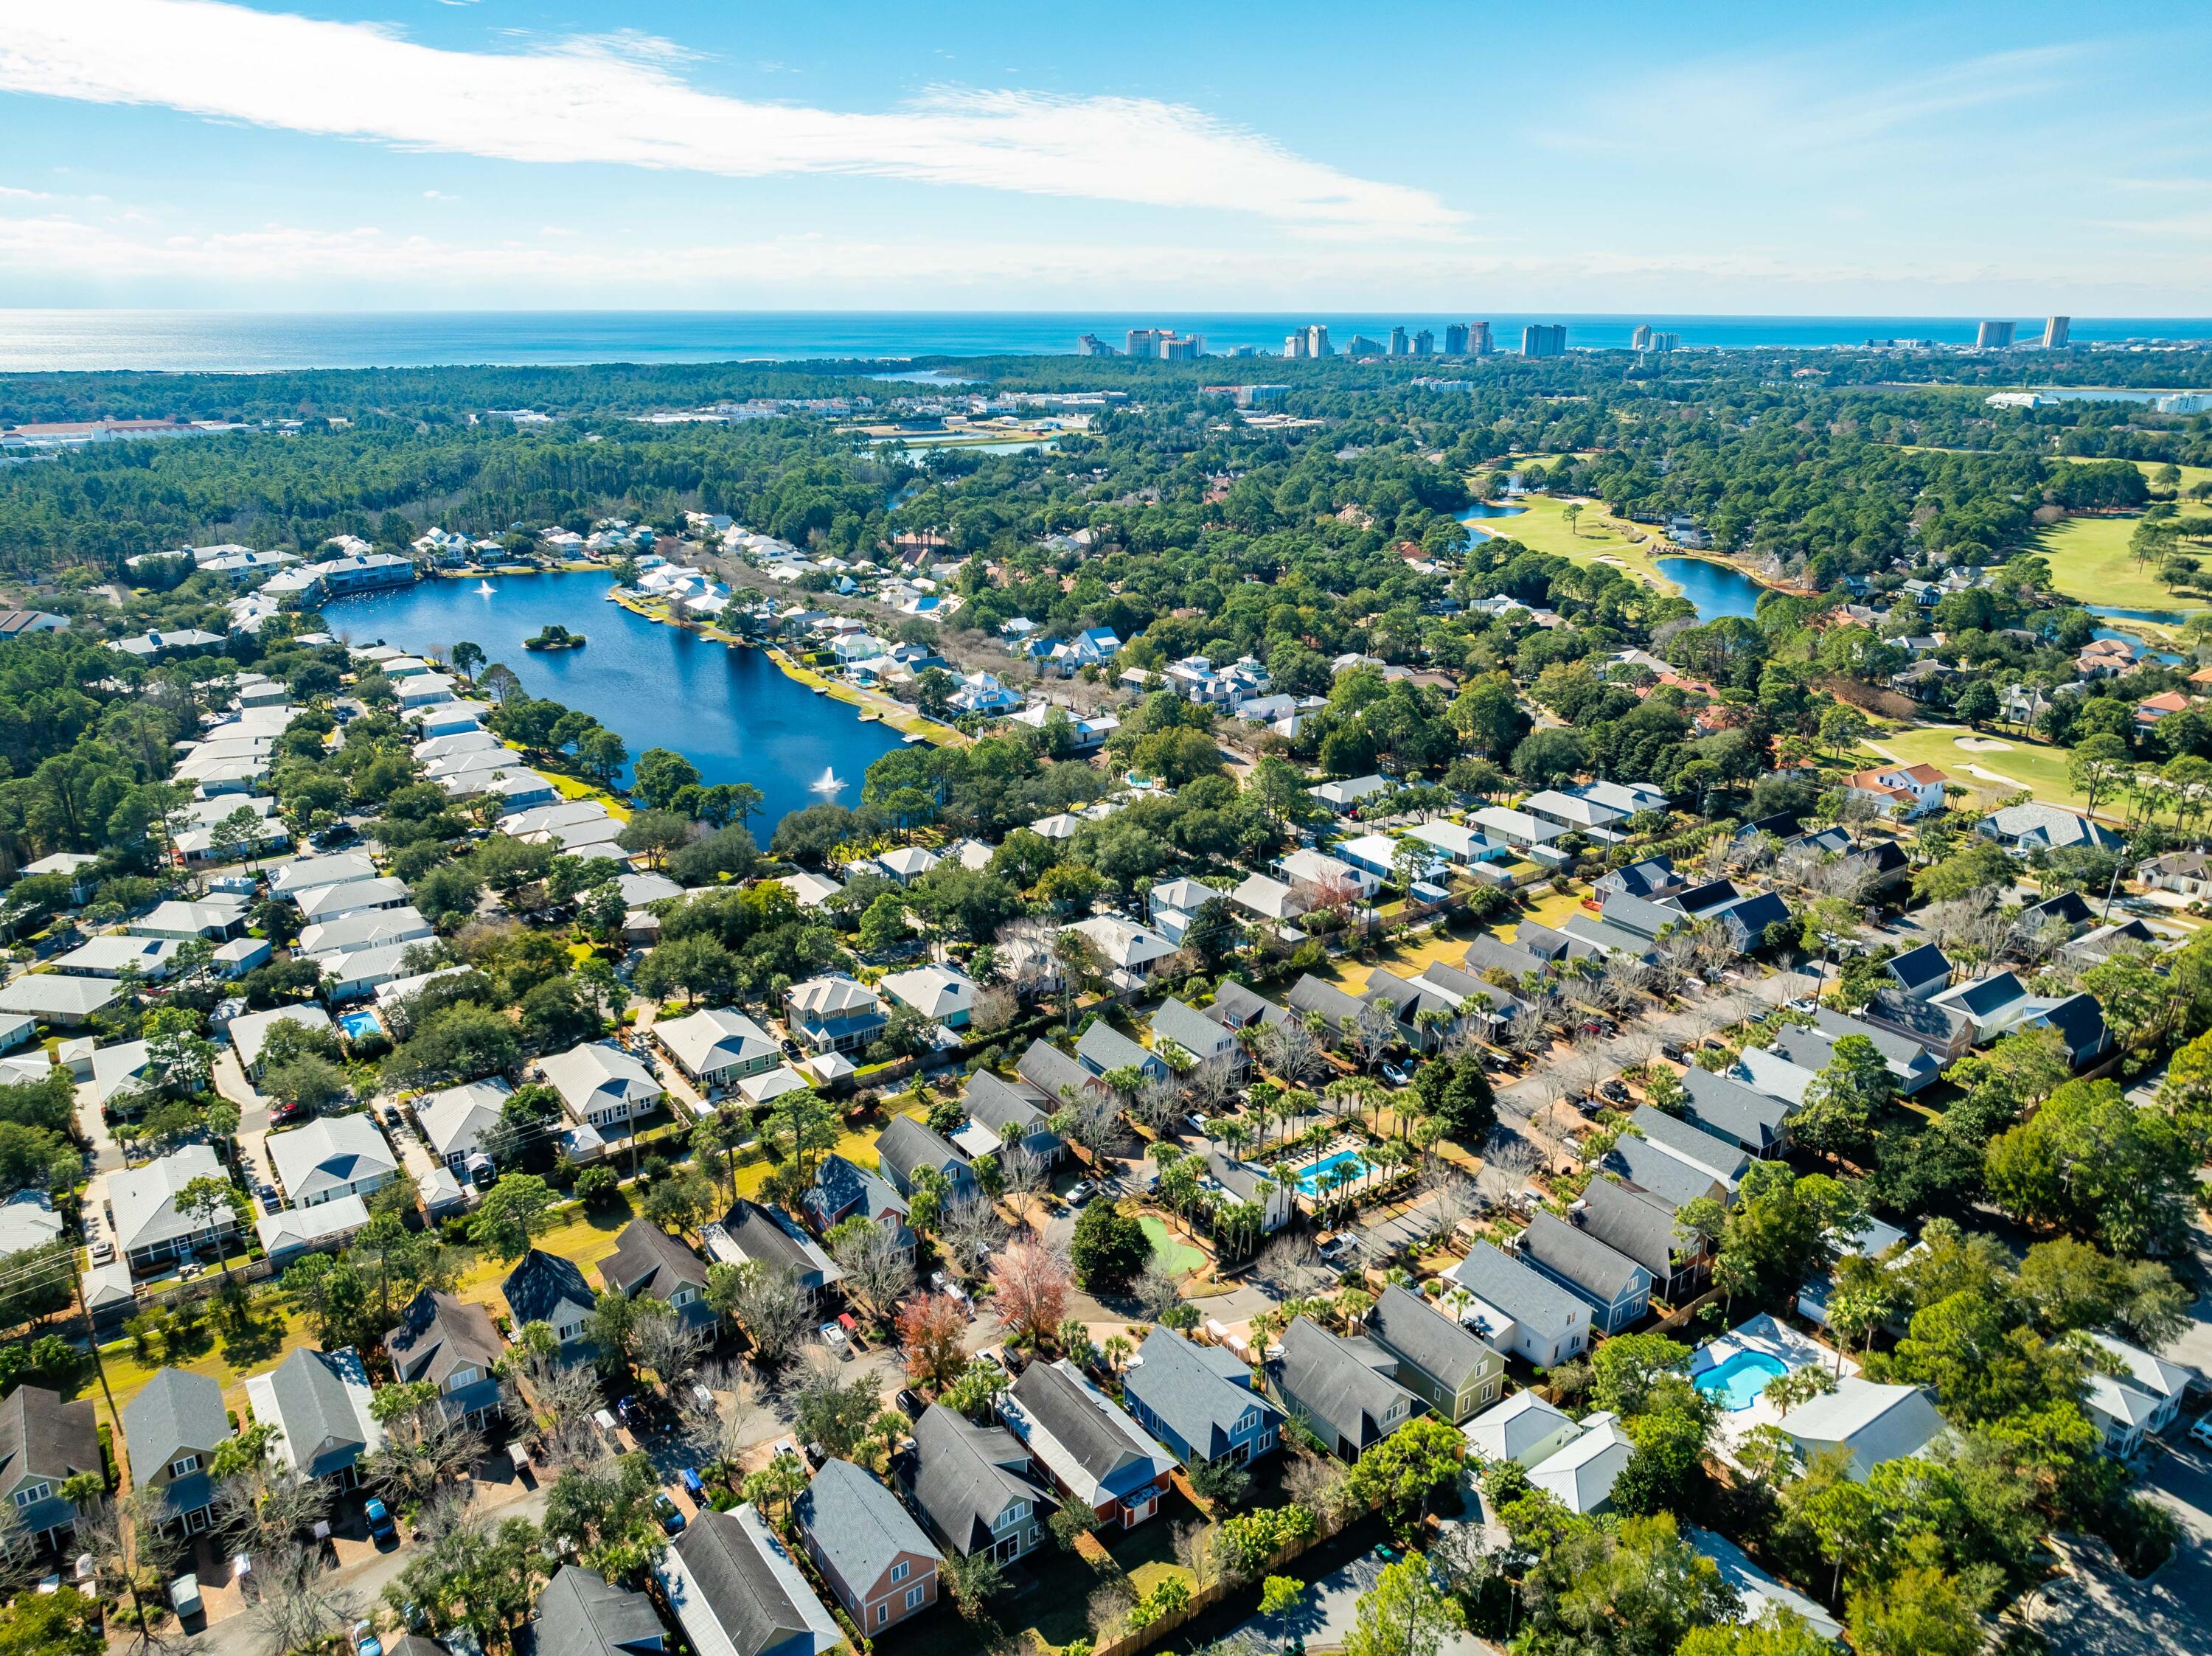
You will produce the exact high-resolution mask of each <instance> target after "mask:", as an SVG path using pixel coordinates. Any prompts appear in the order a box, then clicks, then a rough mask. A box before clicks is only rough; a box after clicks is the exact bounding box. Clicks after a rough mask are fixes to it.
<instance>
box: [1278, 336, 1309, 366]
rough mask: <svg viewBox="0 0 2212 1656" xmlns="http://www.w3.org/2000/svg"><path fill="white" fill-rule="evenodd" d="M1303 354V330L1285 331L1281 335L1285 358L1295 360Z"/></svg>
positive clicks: (1304, 352) (1304, 344)
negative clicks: (1295, 331)
mask: <svg viewBox="0 0 2212 1656" xmlns="http://www.w3.org/2000/svg"><path fill="white" fill-rule="evenodd" d="M1305 354H1306V337H1305V333H1304V331H1303V330H1301V331H1298V332H1297V333H1286V334H1285V335H1284V336H1283V355H1284V356H1285V358H1287V359H1289V360H1290V361H1297V359H1298V358H1300V357H1302V356H1304V355H1305Z"/></svg>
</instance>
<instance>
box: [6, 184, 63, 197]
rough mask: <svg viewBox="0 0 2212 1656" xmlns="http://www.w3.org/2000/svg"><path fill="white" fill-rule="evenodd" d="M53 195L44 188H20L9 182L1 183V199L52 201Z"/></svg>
mask: <svg viewBox="0 0 2212 1656" xmlns="http://www.w3.org/2000/svg"><path fill="white" fill-rule="evenodd" d="M52 199H53V197H52V196H50V195H48V194H47V193H46V191H43V190H18V189H17V188H15V185H9V184H0V200H7V201H52Z"/></svg>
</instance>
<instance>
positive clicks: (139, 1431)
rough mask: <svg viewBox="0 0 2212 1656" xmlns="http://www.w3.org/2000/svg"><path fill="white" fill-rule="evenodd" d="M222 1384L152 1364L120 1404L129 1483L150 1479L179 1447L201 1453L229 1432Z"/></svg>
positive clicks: (188, 1371)
mask: <svg viewBox="0 0 2212 1656" xmlns="http://www.w3.org/2000/svg"><path fill="white" fill-rule="evenodd" d="M230 1435H231V1432H230V1416H229V1415H228V1413H227V1412H226V1411H225V1410H224V1408H223V1406H222V1385H221V1383H220V1382H218V1381H217V1380H216V1379H215V1377H214V1376H213V1375H211V1374H195V1373H193V1372H192V1371H191V1369H188V1368H158V1369H156V1370H155V1371H154V1376H153V1378H152V1379H151V1380H148V1381H147V1382H146V1384H145V1385H144V1386H141V1387H140V1388H139V1390H138V1395H137V1397H135V1398H131V1401H130V1402H128V1403H126V1404H124V1405H123V1441H124V1442H125V1443H126V1444H127V1445H129V1446H130V1450H131V1483H133V1484H135V1485H137V1486H139V1487H141V1488H143V1487H144V1486H145V1485H146V1484H148V1483H151V1482H152V1481H153V1480H154V1479H155V1477H157V1476H159V1475H160V1473H161V1471H162V1469H163V1468H165V1467H167V1465H168V1464H169V1462H170V1461H171V1460H173V1459H175V1458H176V1455H177V1452H178V1451H179V1450H180V1449H197V1450H198V1451H199V1452H201V1453H207V1452H209V1451H210V1450H212V1449H213V1448H214V1447H216V1444H218V1443H221V1442H222V1441H223V1440H224V1439H225V1438H227V1437H228V1436H230Z"/></svg>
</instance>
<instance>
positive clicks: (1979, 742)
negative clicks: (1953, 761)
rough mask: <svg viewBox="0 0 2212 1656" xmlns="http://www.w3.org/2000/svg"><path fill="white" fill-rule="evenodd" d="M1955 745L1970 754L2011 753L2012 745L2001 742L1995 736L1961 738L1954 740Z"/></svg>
mask: <svg viewBox="0 0 2212 1656" xmlns="http://www.w3.org/2000/svg"><path fill="white" fill-rule="evenodd" d="M1954 743H1955V744H1956V745H1957V746H1959V747H1961V748H1964V749H1966V751H1967V752H1968V753H2010V752H2011V751H2012V743H2009V742H2000V741H1998V740H1997V739H1996V737H1993V736H1961V737H1954Z"/></svg>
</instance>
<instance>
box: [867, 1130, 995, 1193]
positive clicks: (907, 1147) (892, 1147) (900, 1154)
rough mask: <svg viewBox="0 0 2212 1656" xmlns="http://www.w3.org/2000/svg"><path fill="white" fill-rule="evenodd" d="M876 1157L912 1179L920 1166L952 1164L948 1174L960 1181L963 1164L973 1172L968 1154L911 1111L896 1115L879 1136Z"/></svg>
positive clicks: (891, 1168) (885, 1166)
mask: <svg viewBox="0 0 2212 1656" xmlns="http://www.w3.org/2000/svg"><path fill="white" fill-rule="evenodd" d="M876 1160H877V1162H878V1163H879V1164H880V1165H881V1166H883V1167H884V1168H889V1169H890V1170H891V1171H893V1172H895V1173H896V1174H898V1175H899V1176H900V1177H901V1178H902V1179H904V1180H908V1182H909V1183H911V1182H912V1181H913V1178H914V1173H915V1168H937V1169H939V1171H940V1172H942V1171H945V1169H946V1168H951V1170H952V1171H951V1173H950V1174H948V1175H947V1176H948V1177H950V1178H951V1179H953V1180H956V1181H957V1180H958V1179H959V1176H960V1170H961V1169H963V1168H969V1161H968V1158H967V1157H966V1156H963V1155H961V1154H960V1152H959V1151H958V1150H957V1149H954V1148H953V1147H952V1146H951V1143H948V1142H947V1141H946V1140H945V1137H943V1136H942V1135H941V1134H939V1133H938V1132H936V1131H934V1130H933V1129H932V1128H931V1127H930V1125H929V1124H928V1123H927V1122H925V1121H918V1120H916V1119H915V1118H914V1117H913V1116H910V1115H895V1116H893V1117H892V1118H891V1119H890V1125H888V1126H886V1127H885V1128H884V1130H883V1131H882V1132H880V1133H878V1135H877V1136H876ZM969 1176H970V1177H972V1176H973V1170H972V1168H969Z"/></svg>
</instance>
